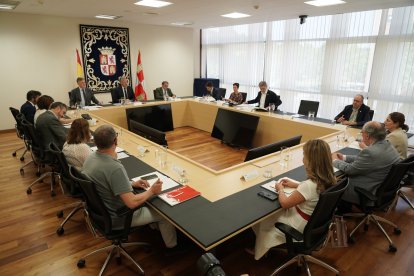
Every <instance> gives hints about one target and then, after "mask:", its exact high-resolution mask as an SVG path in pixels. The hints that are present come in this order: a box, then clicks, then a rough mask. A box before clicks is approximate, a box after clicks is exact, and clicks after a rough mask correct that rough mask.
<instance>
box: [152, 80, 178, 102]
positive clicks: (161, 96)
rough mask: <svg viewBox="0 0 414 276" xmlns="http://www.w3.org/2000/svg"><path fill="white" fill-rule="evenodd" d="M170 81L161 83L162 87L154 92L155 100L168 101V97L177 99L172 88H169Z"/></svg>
mask: <svg viewBox="0 0 414 276" xmlns="http://www.w3.org/2000/svg"><path fill="white" fill-rule="evenodd" d="M168 85H169V83H168V81H163V82H162V83H161V87H158V88H156V89H155V90H154V99H155V100H166V99H168V97H172V98H175V95H174V94H173V92H172V91H171V89H170V88H168Z"/></svg>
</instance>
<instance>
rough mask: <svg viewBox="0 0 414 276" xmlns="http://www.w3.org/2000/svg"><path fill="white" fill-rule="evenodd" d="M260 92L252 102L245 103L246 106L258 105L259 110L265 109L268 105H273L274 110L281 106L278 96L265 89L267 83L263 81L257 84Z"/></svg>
mask: <svg viewBox="0 0 414 276" xmlns="http://www.w3.org/2000/svg"><path fill="white" fill-rule="evenodd" d="M259 88H260V91H259V93H258V94H257V97H256V98H255V99H253V100H250V101H247V103H248V104H253V103H258V104H259V107H260V108H267V107H268V106H269V105H270V104H274V105H275V109H277V107H278V106H279V105H281V104H282V101H281V100H280V96H278V95H277V94H276V93H275V92H273V91H270V90H269V89H267V83H266V82H265V81H261V82H259Z"/></svg>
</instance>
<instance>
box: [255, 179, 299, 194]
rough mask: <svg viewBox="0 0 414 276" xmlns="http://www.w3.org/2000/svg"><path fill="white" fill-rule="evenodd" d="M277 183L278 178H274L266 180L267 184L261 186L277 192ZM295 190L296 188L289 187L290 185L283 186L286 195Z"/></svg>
mask: <svg viewBox="0 0 414 276" xmlns="http://www.w3.org/2000/svg"><path fill="white" fill-rule="evenodd" d="M276 183H277V181H276V180H272V181H269V182H266V183H265V184H262V185H261V186H262V187H263V188H265V189H266V190H268V191H271V192H273V193H276V189H275V185H276ZM295 190H296V189H295V188H289V187H284V188H283V192H284V193H285V195H290V194H291V193H293V192H294V191H295Z"/></svg>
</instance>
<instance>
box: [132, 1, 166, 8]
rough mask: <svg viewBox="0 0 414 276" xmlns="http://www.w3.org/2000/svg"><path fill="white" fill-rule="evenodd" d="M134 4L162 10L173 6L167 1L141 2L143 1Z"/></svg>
mask: <svg viewBox="0 0 414 276" xmlns="http://www.w3.org/2000/svg"><path fill="white" fill-rule="evenodd" d="M134 4H135V5H138V6H146V7H153V8H161V7H165V6H168V5H171V4H172V3H171V2H166V1H159V0H141V1H138V2H136V3H134Z"/></svg>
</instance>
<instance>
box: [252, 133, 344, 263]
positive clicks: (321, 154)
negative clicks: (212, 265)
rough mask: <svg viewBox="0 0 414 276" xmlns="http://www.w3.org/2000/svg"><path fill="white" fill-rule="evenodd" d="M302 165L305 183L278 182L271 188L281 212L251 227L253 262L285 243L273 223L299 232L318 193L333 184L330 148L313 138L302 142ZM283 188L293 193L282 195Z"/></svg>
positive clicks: (283, 236)
mask: <svg viewBox="0 0 414 276" xmlns="http://www.w3.org/2000/svg"><path fill="white" fill-rule="evenodd" d="M303 164H304V166H305V170H306V175H307V180H305V181H302V182H298V181H295V180H292V179H290V178H287V177H285V178H282V179H280V180H279V182H278V183H276V186H275V188H276V190H277V192H278V193H279V202H280V205H281V207H282V208H283V209H282V210H281V211H280V212H277V213H276V214H274V215H272V216H271V217H269V218H267V219H266V220H264V221H262V222H260V223H259V224H257V225H255V226H253V227H252V228H253V231H254V232H255V234H256V245H255V250H254V255H255V259H256V260H258V259H260V258H261V257H262V256H263V255H264V254H266V252H267V251H268V250H269V249H270V248H272V247H274V246H277V245H280V244H283V243H285V242H286V239H285V235H284V234H283V233H282V232H280V231H279V230H278V229H276V228H275V226H274V225H275V223H276V222H282V223H285V224H288V225H290V226H292V227H294V228H296V229H298V230H299V231H301V232H302V231H303V230H304V228H305V226H306V224H307V223H308V220H309V218H310V216H311V215H312V213H313V210H314V209H315V207H316V204H317V203H318V200H319V193H321V192H323V191H324V190H325V189H327V188H329V187H330V186H332V185H334V184H336V178H335V175H334V171H333V167H332V157H331V149H330V147H329V145H328V143H326V142H325V141H323V140H319V139H316V140H309V141H308V142H306V144H305V145H304V147H303ZM284 187H289V188H295V189H296V190H295V191H294V192H293V193H291V194H290V196H286V195H285V193H284V192H283V188H284ZM251 253H253V252H251Z"/></svg>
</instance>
